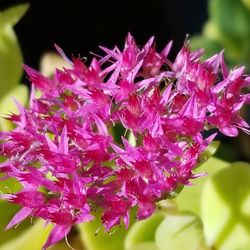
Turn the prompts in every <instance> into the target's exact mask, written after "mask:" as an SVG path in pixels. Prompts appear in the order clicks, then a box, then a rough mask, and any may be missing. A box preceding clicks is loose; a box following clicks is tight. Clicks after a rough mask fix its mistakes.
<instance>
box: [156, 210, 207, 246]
mask: <svg viewBox="0 0 250 250" xmlns="http://www.w3.org/2000/svg"><path fill="white" fill-rule="evenodd" d="M155 241H156V245H157V246H158V248H159V250H170V249H171V250H172V249H178V250H197V249H205V246H204V236H203V230H202V223H201V220H200V219H199V218H198V217H197V216H196V215H194V214H192V213H182V214H168V215H167V216H166V218H165V219H164V220H163V221H162V222H161V224H160V225H159V227H158V228H157V230H156V235H155Z"/></svg>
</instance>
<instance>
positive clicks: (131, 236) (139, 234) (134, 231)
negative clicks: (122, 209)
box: [125, 212, 165, 250]
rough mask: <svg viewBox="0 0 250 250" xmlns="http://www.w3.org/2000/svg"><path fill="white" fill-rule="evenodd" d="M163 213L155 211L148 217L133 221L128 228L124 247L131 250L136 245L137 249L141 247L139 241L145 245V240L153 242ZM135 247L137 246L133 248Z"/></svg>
mask: <svg viewBox="0 0 250 250" xmlns="http://www.w3.org/2000/svg"><path fill="white" fill-rule="evenodd" d="M164 217H165V215H164V213H162V212H156V213H155V214H153V215H152V216H151V217H150V218H148V219H146V220H141V221H137V222H135V224H134V225H133V226H132V227H131V229H130V230H129V232H128V234H127V236H126V239H125V249H126V250H131V249H134V247H135V246H137V245H138V244H140V246H139V245H138V249H140V247H141V243H142V244H144V243H145V245H146V242H154V240H155V231H156V229H157V227H158V226H159V224H160V223H161V222H162V220H163V219H164ZM135 249H137V248H135Z"/></svg>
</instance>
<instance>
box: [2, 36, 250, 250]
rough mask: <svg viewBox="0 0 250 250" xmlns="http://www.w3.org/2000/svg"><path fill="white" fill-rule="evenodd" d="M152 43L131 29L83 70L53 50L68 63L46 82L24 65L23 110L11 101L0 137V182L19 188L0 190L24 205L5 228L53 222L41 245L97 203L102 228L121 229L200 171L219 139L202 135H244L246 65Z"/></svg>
mask: <svg viewBox="0 0 250 250" xmlns="http://www.w3.org/2000/svg"><path fill="white" fill-rule="evenodd" d="M153 41H154V38H150V39H149V41H148V42H147V43H146V44H145V45H144V46H143V47H142V48H140V47H139V46H137V44H136V42H135V40H134V38H133V37H132V36H131V34H128V37H127V39H126V42H125V47H124V49H123V50H120V49H119V48H117V47H115V48H114V49H113V50H110V49H108V48H104V47H101V49H102V51H104V53H105V55H104V56H103V57H102V58H100V59H96V58H93V60H92V62H91V63H90V65H89V66H88V65H86V64H85V63H84V62H82V60H81V59H80V58H73V60H72V61H70V60H69V59H68V58H67V57H66V56H65V54H64V53H63V52H62V50H61V49H60V48H59V47H58V46H56V48H57V50H58V52H59V53H60V54H61V55H62V57H63V58H64V59H65V60H67V62H68V63H69V64H70V65H71V66H70V67H69V68H67V69H64V70H56V71H55V73H54V76H53V77H52V78H51V79H50V78H47V77H44V76H42V75H41V74H40V73H39V72H37V71H35V70H33V69H31V68H30V67H28V66H24V69H25V70H26V72H27V74H28V76H29V78H30V80H31V82H32V91H31V98H30V105H29V108H25V107H23V106H22V105H21V104H19V103H17V106H18V109H19V114H13V115H10V116H9V117H8V119H9V120H10V121H12V122H13V123H14V124H15V125H16V127H15V129H14V130H13V131H6V132H1V133H0V154H1V155H3V156H4V157H5V158H6V161H5V162H3V163H1V164H0V172H1V173H2V174H3V178H2V179H6V178H15V179H16V180H17V181H18V182H19V183H20V184H21V186H22V189H21V190H20V191H19V192H17V193H13V194H12V193H7V194H1V195H0V198H2V199H5V200H8V201H9V202H12V203H17V204H19V205H21V207H22V208H21V210H20V211H19V212H18V213H17V214H16V215H15V216H14V218H13V219H12V220H11V222H10V223H9V224H8V226H7V229H9V228H10V227H12V226H14V225H16V224H17V223H20V222H21V221H22V220H24V219H25V218H26V217H27V216H29V215H30V216H34V217H39V218H42V219H44V220H45V221H46V222H47V223H53V224H54V227H53V229H52V231H51V233H50V235H49V237H48V239H47V242H46V243H45V245H44V249H46V248H47V247H49V246H51V245H53V244H55V243H57V242H58V241H59V240H61V239H62V238H64V237H65V236H67V234H68V233H69V231H70V229H71V228H72V226H74V225H75V224H78V223H85V222H88V221H90V220H93V219H94V216H93V215H92V211H93V210H95V209H96V208H97V207H98V208H100V210H101V212H102V222H103V224H104V225H105V228H106V230H107V231H108V230H110V229H111V228H112V227H114V226H116V225H118V224H120V223H122V222H123V223H124V224H125V226H126V228H127V227H128V226H129V220H130V218H129V211H130V210H131V209H132V208H134V207H137V208H138V209H137V218H138V219H144V218H147V217H149V216H150V215H151V214H152V213H153V212H154V210H155V204H156V202H157V201H159V200H162V199H166V198H167V197H169V196H171V194H172V193H173V192H174V191H175V189H176V188H177V187H180V186H183V185H189V184H190V181H191V180H192V179H193V178H197V177H199V176H200V175H199V174H197V173H194V168H195V167H196V166H197V165H198V164H199V162H200V158H201V156H202V153H203V152H204V150H205V149H206V147H207V146H208V145H209V143H210V142H211V141H212V140H213V139H214V137H215V134H214V135H212V136H210V137H208V138H206V136H204V135H205V134H206V133H205V132H208V131H209V130H211V129H215V128H217V129H218V130H219V131H221V132H222V133H224V134H225V135H227V136H236V135H237V134H238V129H242V130H243V131H245V132H246V133H249V126H248V124H247V123H246V122H245V121H244V120H243V118H241V116H240V109H241V107H242V106H243V105H245V104H246V103H249V93H245V94H242V89H243V88H245V87H247V86H249V84H250V81H249V76H247V75H245V74H244V68H243V67H241V68H237V69H234V70H232V71H229V70H228V69H227V67H226V65H225V63H224V60H223V53H219V54H216V55H214V56H213V57H211V58H210V59H208V60H206V61H202V60H201V56H202V53H203V50H198V51H194V52H191V50H190V48H189V46H188V43H187V42H186V43H185V44H184V47H183V48H182V50H181V51H180V53H179V54H178V55H177V57H176V59H175V60H174V61H173V62H171V61H170V60H169V59H168V58H167V57H168V54H169V51H170V48H171V45H172V42H170V43H168V44H167V45H166V47H165V48H164V49H163V51H162V52H160V53H158V52H157V51H156V47H155V45H153ZM221 76H222V77H221ZM36 89H38V90H40V92H41V96H40V97H38V98H36V97H35V95H34V93H35V90H36ZM116 132H117V134H118V136H117V135H115V134H114V133H116ZM118 132H119V133H118ZM130 136H133V137H134V142H133V143H132V142H131V141H130V140H129V139H128V138H129V137H130ZM41 190H43V192H42V191H41Z"/></svg>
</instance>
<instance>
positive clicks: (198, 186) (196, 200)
mask: <svg viewBox="0 0 250 250" xmlns="http://www.w3.org/2000/svg"><path fill="white" fill-rule="evenodd" d="M228 165H229V163H228V162H225V161H223V160H220V159H217V158H215V157H211V158H209V160H208V161H207V162H206V163H204V164H202V165H201V166H200V167H199V168H198V169H197V170H196V171H197V172H206V173H207V175H205V176H202V177H199V178H197V179H194V180H193V181H192V183H193V185H192V186H187V187H185V188H184V190H183V191H182V192H181V193H180V194H179V195H178V196H177V197H176V198H175V199H174V201H175V202H176V203H177V206H178V208H179V209H180V210H189V211H192V212H194V213H195V214H197V215H200V199H201V191H202V188H203V186H204V183H205V181H206V180H207V179H208V178H210V177H211V176H212V174H214V173H216V172H218V171H220V170H221V169H224V168H225V167H227V166H228Z"/></svg>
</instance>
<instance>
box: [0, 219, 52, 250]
mask: <svg viewBox="0 0 250 250" xmlns="http://www.w3.org/2000/svg"><path fill="white" fill-rule="evenodd" d="M51 227H52V226H51V225H49V226H46V227H44V221H42V220H39V221H37V222H36V223H35V224H34V225H33V226H30V228H29V229H27V230H26V231H24V232H23V233H20V235H19V237H16V238H15V239H13V240H12V241H10V242H8V243H6V244H4V245H1V246H0V250H41V249H42V246H43V245H44V243H45V242H46V240H47V237H48V235H49V232H50V230H51ZM1 235H2V236H3V234H1Z"/></svg>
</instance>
